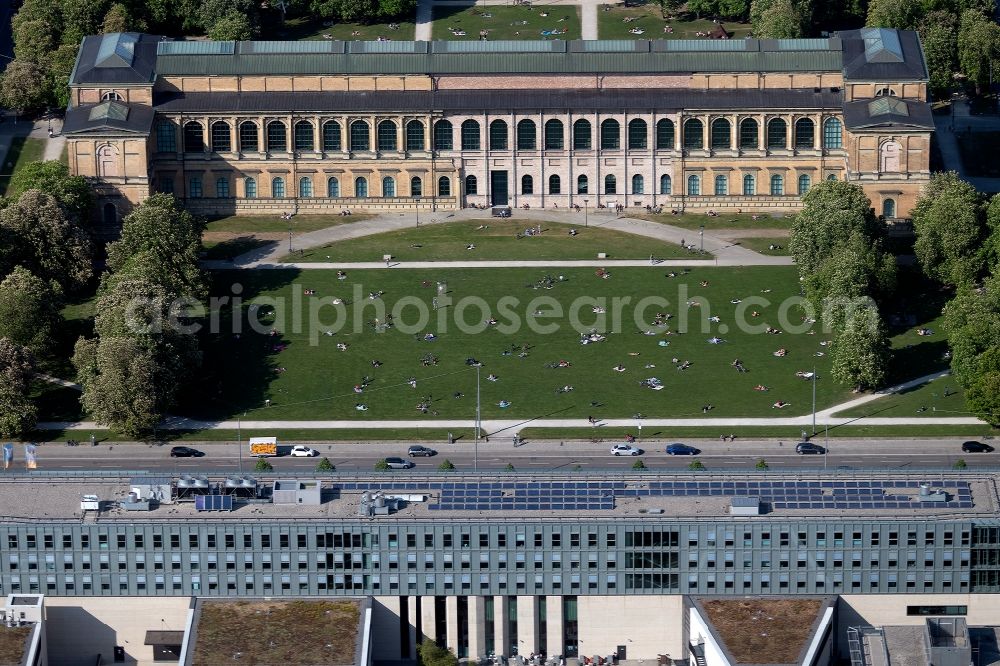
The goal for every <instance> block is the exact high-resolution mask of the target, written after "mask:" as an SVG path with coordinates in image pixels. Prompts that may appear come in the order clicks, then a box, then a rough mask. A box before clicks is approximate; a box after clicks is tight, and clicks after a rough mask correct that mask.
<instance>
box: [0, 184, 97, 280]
mask: <svg viewBox="0 0 1000 666" xmlns="http://www.w3.org/2000/svg"><path fill="white" fill-rule="evenodd" d="M3 231H6V232H7V234H9V237H10V238H11V242H12V246H11V249H10V251H11V256H13V257H14V259H15V260H16V261H17V263H20V264H22V265H23V266H25V267H26V268H28V269H29V270H30V271H31V272H32V273H34V274H35V275H37V276H38V277H40V278H42V279H43V280H50V281H55V282H57V283H58V284H59V285H60V286H61V287H62V288H63V290H64V291H66V292H73V291H76V290H78V289H80V288H81V287H83V286H84V285H85V284H86V283H87V281H88V280H89V279H90V277H91V275H92V274H93V267H92V266H91V257H90V253H91V247H90V239H89V237H88V236H87V233H86V232H85V231H84V230H83V229H82V228H80V227H79V226H78V225H77V224H76V223H74V221H72V220H70V219H69V217H68V216H67V215H66V210H65V209H64V208H63V207H62V206H61V205H60V204H59V202H58V201H57V200H56V199H55V197H53V196H52V195H49V194H44V193H42V192H39V191H38V190H28V191H27V192H25V193H24V194H22V195H21V196H20V198H18V200H17V201H16V202H14V203H12V204H10V205H9V206H7V207H6V208H4V209H3V210H2V211H0V236H2V235H3Z"/></svg>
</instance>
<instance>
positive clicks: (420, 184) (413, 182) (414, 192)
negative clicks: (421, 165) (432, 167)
mask: <svg viewBox="0 0 1000 666" xmlns="http://www.w3.org/2000/svg"><path fill="white" fill-rule="evenodd" d="M423 194H424V181H422V180H420V178H419V177H418V176H414V177H413V178H411V179H410V196H411V197H419V196H423Z"/></svg>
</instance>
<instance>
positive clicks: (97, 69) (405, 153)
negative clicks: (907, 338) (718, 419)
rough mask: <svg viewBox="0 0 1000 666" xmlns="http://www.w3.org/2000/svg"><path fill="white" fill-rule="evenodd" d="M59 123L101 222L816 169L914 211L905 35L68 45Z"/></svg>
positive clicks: (533, 199) (911, 58)
mask: <svg viewBox="0 0 1000 666" xmlns="http://www.w3.org/2000/svg"><path fill="white" fill-rule="evenodd" d="M70 88H71V102H70V108H69V109H68V111H67V114H66V124H65V128H64V133H65V135H66V137H67V139H68V143H69V164H70V168H71V170H72V171H73V173H76V174H81V175H84V176H87V177H90V178H92V179H93V182H94V184H95V187H96V188H97V192H98V194H99V200H100V203H101V209H100V213H101V215H102V216H103V218H104V220H105V222H107V223H108V224H109V225H113V224H114V223H115V222H116V221H118V220H120V217H121V216H122V215H123V214H124V213H126V212H127V211H128V209H129V207H130V206H132V205H134V204H135V203H137V202H139V201H142V200H143V199H144V198H145V197H147V196H149V193H150V192H154V191H161V192H170V193H173V194H174V195H175V196H177V197H179V198H181V199H182V200H183V201H184V202H185V203H186V205H187V206H188V207H190V208H191V209H193V210H196V211H199V212H203V213H213V214H231V213H240V214H254V213H260V214H263V213H272V214H273V213H275V212H296V213H311V212H330V211H334V212H339V211H341V210H343V209H345V208H346V209H351V210H354V209H372V210H407V209H409V210H412V209H415V208H421V209H437V210H440V209H453V208H460V207H464V206H471V205H511V206H515V207H521V206H526V207H527V206H530V207H532V208H538V207H544V208H553V207H558V208H566V207H568V206H581V207H585V206H589V207H594V208H596V207H602V206H609V207H610V206H613V205H624V206H628V207H633V206H639V207H643V206H664V207H665V208H674V209H684V210H700V211H706V210H709V209H715V210H720V211H736V210H743V211H751V210H752V211H786V210H795V209H796V208H798V207H799V206H800V205H801V200H800V197H801V195H802V194H804V193H805V192H806V191H807V190H808V189H809V187H810V186H812V185H813V184H815V183H817V182H818V181H820V180H826V179H840V180H848V181H851V182H856V183H859V184H861V185H862V186H863V187H864V188H865V191H866V192H867V193H868V196H869V197H870V198H871V200H872V205H873V207H874V208H875V209H876V211H877V213H879V214H882V215H884V216H885V217H887V218H896V217H905V216H907V215H908V214H909V211H910V209H911V207H912V206H913V203H914V200H915V198H916V196H917V195H918V193H919V190H920V187H921V186H922V185H923V183H925V182H926V181H927V179H928V177H929V158H930V137H931V132H932V131H933V122H932V120H931V115H930V107H929V104H928V101H927V69H926V66H925V64H924V60H923V55H922V51H921V46H920V42H919V39H918V37H917V34H916V33H915V32H910V31H897V30H885V29H863V30H854V31H848V32H843V33H838V34H837V35H835V36H833V37H830V38H824V39H798V40H756V39H741V40H709V39H705V40H658V41H644V40H635V41H632V40H627V41H572V42H564V41H558V40H553V41H525V42H504V41H497V42H489V41H469V42H394V41H389V42H340V41H309V42H261V41H258V42H205V41H192V42H178V41H168V40H164V39H163V38H160V37H155V36H152V35H145V34H132V33H128V34H108V35H100V36H91V37H87V38H85V39H84V40H83V43H82V46H81V48H80V53H79V57H78V59H77V62H76V66H75V68H74V70H73V73H72V76H71V78H70Z"/></svg>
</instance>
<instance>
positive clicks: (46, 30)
mask: <svg viewBox="0 0 1000 666" xmlns="http://www.w3.org/2000/svg"><path fill="white" fill-rule="evenodd" d="M56 44H57V35H56V33H55V29H54V27H53V26H52V23H51V22H49V21H44V20H41V19H32V20H26V21H19V22H17V23H16V24H15V28H14V56H15V57H16V58H17V59H18V60H19V61H21V62H30V63H32V64H34V65H38V66H39V67H44V66H45V63H46V62H47V61H48V58H49V57H50V56H51V55H52V50H53V49H54V48H55V47H56Z"/></svg>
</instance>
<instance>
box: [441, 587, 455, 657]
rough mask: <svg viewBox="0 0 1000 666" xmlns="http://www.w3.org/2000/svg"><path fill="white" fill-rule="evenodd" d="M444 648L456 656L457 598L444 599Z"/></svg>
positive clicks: (452, 596) (448, 597)
mask: <svg viewBox="0 0 1000 666" xmlns="http://www.w3.org/2000/svg"><path fill="white" fill-rule="evenodd" d="M444 625H445V636H446V639H445V647H447V648H448V649H449V650H452V651H453V652H454V653H455V654H458V597H456V596H455V595H449V596H447V597H445V598H444Z"/></svg>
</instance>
